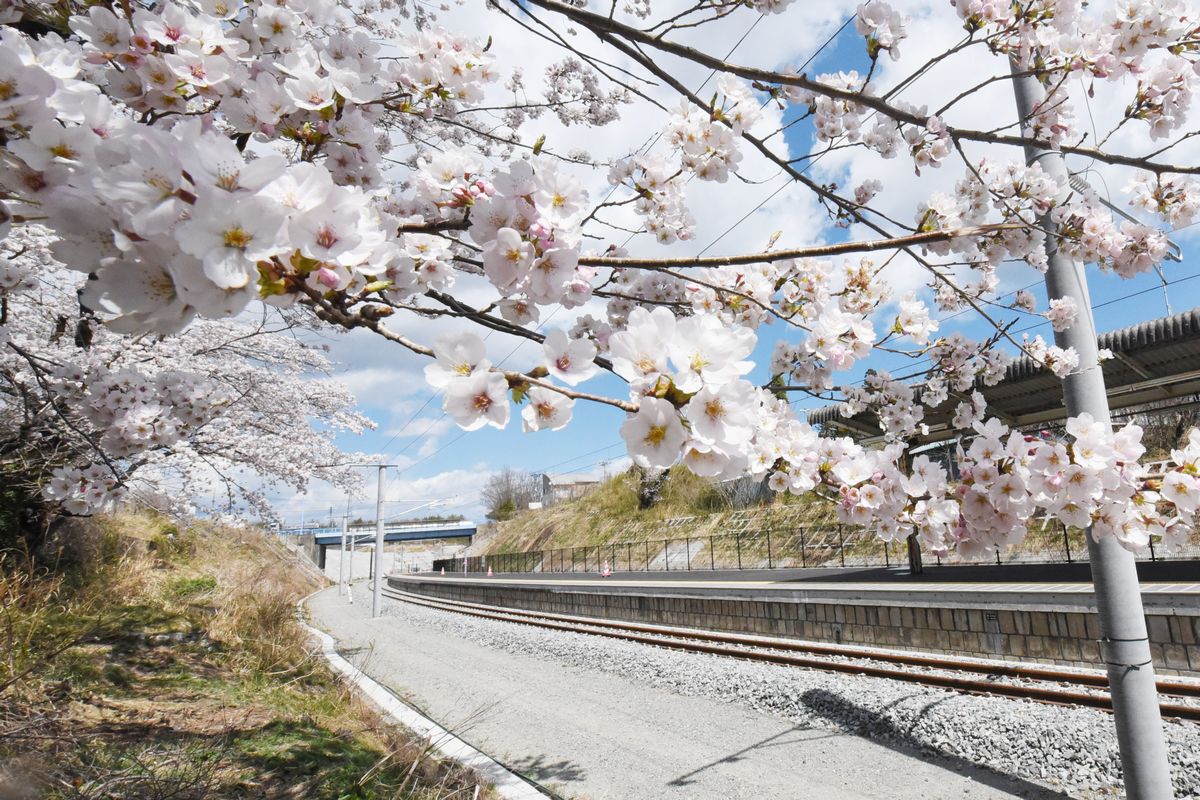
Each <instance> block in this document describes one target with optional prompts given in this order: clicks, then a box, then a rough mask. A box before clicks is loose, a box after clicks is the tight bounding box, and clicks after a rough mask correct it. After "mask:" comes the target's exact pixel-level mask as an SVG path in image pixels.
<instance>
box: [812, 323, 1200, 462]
mask: <svg viewBox="0 0 1200 800" xmlns="http://www.w3.org/2000/svg"><path fill="white" fill-rule="evenodd" d="M1097 342H1098V343H1099V345H1100V347H1101V348H1107V349H1109V350H1111V351H1112V352H1113V355H1114V358H1112V359H1109V360H1107V361H1104V362H1101V368H1102V369H1103V370H1104V381H1105V385H1106V386H1108V395H1109V405H1110V406H1111V407H1112V408H1113V409H1114V410H1116V409H1119V408H1126V407H1129V406H1132V405H1139V404H1141V403H1148V402H1153V401H1155V400H1168V399H1170V398H1173V397H1179V396H1182V395H1188V394H1194V393H1196V392H1200V307H1198V308H1193V309H1192V310H1191V311H1185V312H1183V313H1181V314H1175V315H1174V316H1170V317H1163V318H1161V319H1155V320H1149V321H1147V322H1142V323H1139V324H1137V325H1131V326H1129V327H1128V328H1121V329H1120V330H1115V331H1109V332H1108V333H1103V334H1101V335H1100V336H1099V337H1097ZM975 388H976V389H977V390H978V391H980V392H981V393H982V394H983V396H984V398H986V399H987V403H988V408H989V411H990V412H991V413H992V414H995V415H996V416H998V417H1000V418H1001V419H1002V420H1004V421H1005V422H1007V423H1008V424H1010V425H1034V424H1038V423H1045V422H1054V421H1058V420H1061V419H1063V418H1064V417H1065V416H1066V412H1065V409H1064V408H1063V400H1062V381H1060V380H1059V379H1058V378H1056V377H1055V376H1054V375H1053V374H1052V373H1050V372H1049V371H1048V370H1046V369H1044V368H1043V367H1042V366H1041V365H1040V364H1039V363H1038V362H1036V361H1034V360H1033V359H1031V358H1029V357H1028V356H1022V357H1021V358H1019V359H1017V360H1016V361H1014V362H1013V363H1012V364H1010V365H1009V367H1008V370H1007V371H1006V372H1005V376H1004V379H1003V380H1002V381H1001V382H1000V383H998V384H996V385H995V386H984V385H983V384H982V382H976V386H975ZM957 404H958V399H956V398H954V397H951V398H950V399H949V400H947V401H946V402H945V403H943V404H942V405H941V406H938V407H936V408H927V409H926V410H925V422H926V423H927V424H928V425H929V426H930V432H929V434H928V435H927V436H921V437H919V439H918V441H920V442H932V441H940V440H943V439H948V438H951V437H952V436H953V435H954V433H953V431H952V430H951V429H950V425H949V418H950V416H951V414H953V410H954V407H955V406H956V405H957ZM808 421H809V422H810V423H812V424H814V425H818V424H820V425H833V426H837V427H841V428H845V429H846V430H847V431H849V432H850V433H851V435H857V436H859V437H862V438H876V437H878V436H879V435H880V434H877V433H876V432H877V431H879V430H880V428H879V422H878V419H877V418H876V417H875V415H874V414H873V413H870V412H867V413H863V414H856V415H854V416H853V417H851V418H846V417H843V416H842V414H841V410H840V406H837V405H834V406H825V407H823V408H818V409H814V410H812V411H810V412H808Z"/></svg>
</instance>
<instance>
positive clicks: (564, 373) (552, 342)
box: [542, 329, 599, 386]
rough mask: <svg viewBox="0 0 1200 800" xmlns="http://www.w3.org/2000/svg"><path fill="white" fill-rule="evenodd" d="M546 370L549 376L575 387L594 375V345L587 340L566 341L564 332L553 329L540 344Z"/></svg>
mask: <svg viewBox="0 0 1200 800" xmlns="http://www.w3.org/2000/svg"><path fill="white" fill-rule="evenodd" d="M542 350H543V351H544V352H545V354H546V368H547V369H548V370H549V371H550V374H551V375H553V376H554V377H556V378H558V379H559V380H561V381H564V382H565V383H569V384H570V385H572V386H575V385H576V384H578V383H581V382H582V381H585V380H587V379H588V378H590V377H592V376H593V375H595V374H596V372H597V370H599V367H597V366H596V363H595V361H594V359H595V358H596V345H595V344H593V343H592V342H591V341H590V340H588V339H568V338H567V334H566V332H565V331H563V330H560V329H555V330H552V331H550V333H548V334H546V339H545V341H543V342H542Z"/></svg>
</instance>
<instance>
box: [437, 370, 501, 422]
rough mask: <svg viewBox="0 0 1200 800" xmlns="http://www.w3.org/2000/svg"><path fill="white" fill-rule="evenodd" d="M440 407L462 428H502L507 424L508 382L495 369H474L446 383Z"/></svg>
mask: <svg viewBox="0 0 1200 800" xmlns="http://www.w3.org/2000/svg"><path fill="white" fill-rule="evenodd" d="M442 409H443V410H444V411H445V412H446V413H447V414H449V415H450V416H451V417H453V418H454V421H455V422H456V423H458V426H459V427H460V428H462V429H463V430H467V431H473V430H478V429H479V428H482V427H483V426H484V425H491V426H492V427H494V428H503V427H505V426H506V425H508V417H509V412H510V409H509V405H508V381H506V380H505V379H504V376H503V375H501V374H500V373H498V372H493V371H489V370H478V371H476V372H474V373H472V374H471V375H468V376H467V377H464V378H453V379H451V380H450V381H449V382H448V383H447V384H446V400H445V402H443V403H442Z"/></svg>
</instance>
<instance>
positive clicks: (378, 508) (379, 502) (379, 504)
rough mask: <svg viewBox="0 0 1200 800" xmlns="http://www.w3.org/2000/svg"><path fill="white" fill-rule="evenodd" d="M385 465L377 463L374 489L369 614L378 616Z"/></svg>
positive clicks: (380, 585)
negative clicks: (373, 527)
mask: <svg viewBox="0 0 1200 800" xmlns="http://www.w3.org/2000/svg"><path fill="white" fill-rule="evenodd" d="M386 473H387V465H386V464H380V465H379V484H378V487H377V488H376V490H375V581H374V586H373V590H374V591H373V594H372V597H371V616H372V617H378V616H379V608H380V606H381V605H382V604H383V577H382V576H383V477H384V475H385V474H386Z"/></svg>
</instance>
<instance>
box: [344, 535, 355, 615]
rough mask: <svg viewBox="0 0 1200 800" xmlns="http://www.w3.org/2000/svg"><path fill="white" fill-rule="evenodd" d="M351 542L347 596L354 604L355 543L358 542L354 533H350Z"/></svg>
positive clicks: (347, 568)
mask: <svg viewBox="0 0 1200 800" xmlns="http://www.w3.org/2000/svg"><path fill="white" fill-rule="evenodd" d="M349 544H350V565H349V566H348V567H346V572H347V573H349V577H348V578H347V579H346V597H347V599H349V600H350V603H351V604H352V605H353V603H354V545H355V544H356V542H355V541H354V534H350V542H349Z"/></svg>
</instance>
